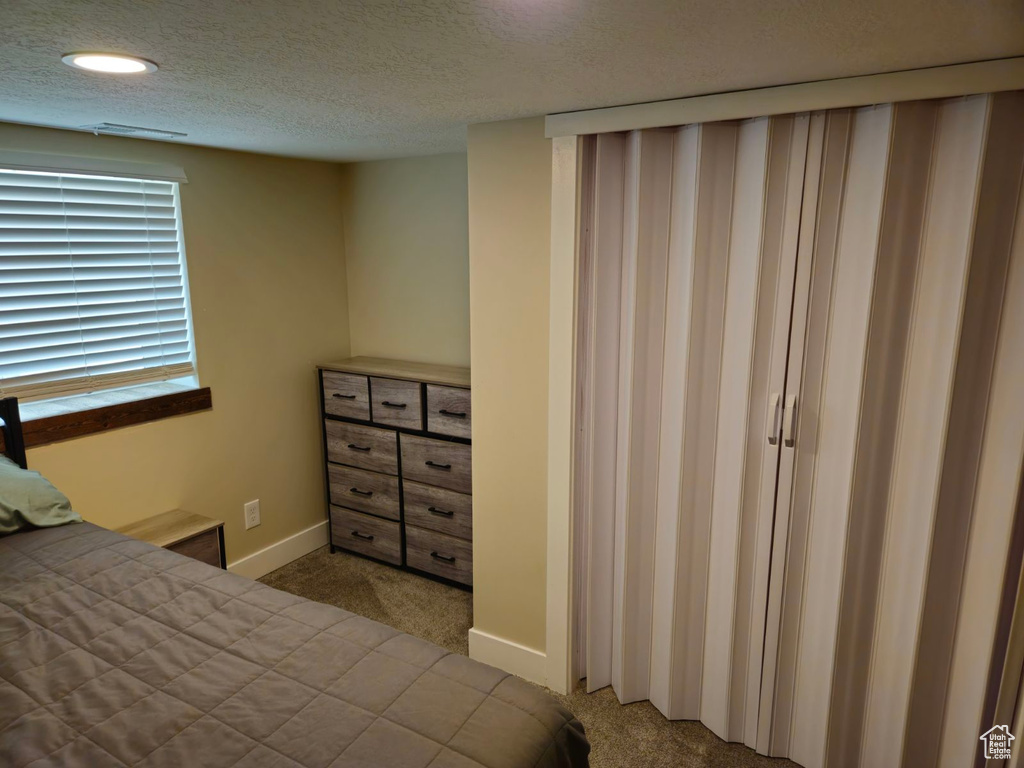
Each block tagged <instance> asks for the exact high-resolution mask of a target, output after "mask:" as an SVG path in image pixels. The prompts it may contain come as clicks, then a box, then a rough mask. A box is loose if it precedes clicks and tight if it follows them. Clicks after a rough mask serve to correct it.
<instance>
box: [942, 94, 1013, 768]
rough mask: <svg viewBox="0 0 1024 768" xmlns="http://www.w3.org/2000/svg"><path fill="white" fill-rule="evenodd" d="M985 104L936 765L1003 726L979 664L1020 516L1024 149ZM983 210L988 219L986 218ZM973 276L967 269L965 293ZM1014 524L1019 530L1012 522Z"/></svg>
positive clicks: (960, 756)
mask: <svg viewBox="0 0 1024 768" xmlns="http://www.w3.org/2000/svg"><path fill="white" fill-rule="evenodd" d="M991 98H992V100H993V104H992V106H991V131H990V135H989V138H988V151H989V152H990V153H991V159H990V160H988V161H987V162H986V171H985V176H986V177H989V176H990V175H991V176H992V177H994V178H993V179H992V182H993V183H992V187H991V189H988V188H987V187H988V178H984V179H983V187H982V194H981V199H980V200H979V209H980V210H979V223H978V229H979V230H980V229H981V228H983V227H987V228H990V229H995V230H997V232H989V233H988V236H987V237H985V238H984V239H981V238H979V237H978V235H976V237H975V248H974V254H973V259H974V260H978V259H980V258H985V257H990V258H992V257H994V259H993V260H994V262H995V263H994V265H993V266H994V267H995V269H994V270H993V272H994V278H995V279H994V280H993V283H994V285H995V287H996V288H997V289H999V288H1003V286H1004V285H1005V289H1004V291H1003V295H1002V300H1001V302H1000V301H999V298H1000V296H999V293H997V292H996V291H991V292H989V293H988V295H986V296H982V297H980V301H983V302H984V301H991V302H994V303H996V304H998V305H1001V307H1002V316H1001V317H999V318H998V333H997V340H996V344H995V350H994V360H993V362H992V376H991V381H990V382H989V383H988V386H987V389H988V391H987V392H983V391H979V392H972V393H970V394H971V395H972V396H975V397H982V398H985V397H986V396H987V401H988V407H987V409H986V417H985V430H984V436H983V439H982V442H981V446H980V455H979V457H978V463H977V465H976V466H977V469H976V477H977V481H976V484H975V486H974V494H973V499H972V504H971V506H972V510H973V515H972V520H971V528H970V536H969V539H968V545H967V549H966V564H965V567H964V571H963V586H962V588H961V599H960V605H959V617H958V621H957V624H956V635H955V643H954V644H953V653H952V658H951V660H950V674H949V688H948V693H947V696H946V699H947V706H946V709H945V713H944V714H945V720H944V723H943V728H942V739H941V744H942V751H941V756H940V762H939V765H940V766H942V768H947V767H954V766H960V765H966V764H968V762H969V761H970V760H971V759H972V757H973V755H974V754H976V752H975V750H976V749H977V748H978V741H977V738H978V734H979V733H981V732H984V731H986V730H988V728H990V727H991V726H993V725H997V724H1005V725H1010V726H1012V725H1013V723H1012V722H1008V721H1001V722H1000V721H996V722H987V721H985V720H983V719H982V716H983V715H984V713H985V697H986V687H987V684H988V682H989V680H991V679H993V678H996V679H998V676H999V673H1000V670H999V668H998V664H999V663H1000V662H1002V661H1003V659H1004V658H1005V657H1004V656H1003V655H1002V654H999V655H998V657H997V658H994V659H993V660H992V664H993V668H991V669H990V670H989V671H988V674H983V670H984V662H985V660H986V659H987V658H988V656H989V654H991V652H992V649H993V648H999V647H1000V646H999V624H1000V619H1001V611H1000V608H1001V606H1000V605H999V602H998V600H997V599H996V596H997V595H998V594H999V593H1000V591H1001V590H1003V589H1004V585H1006V586H1008V587H1009V588H1010V589H1011V590H1012V588H1013V585H1014V584H1015V583H1017V580H1019V574H1018V573H1015V572H1013V571H1009V570H1007V566H1008V564H1010V563H1013V562H1014V560H1013V558H1012V556H1011V553H1010V545H1011V543H1012V534H1013V526H1014V524H1015V522H1014V521H1015V519H1016V518H1017V517H1018V516H1019V515H1021V513H1022V512H1024V506H1022V496H1021V466H1022V465H1024V397H1022V396H1021V393H1022V392H1024V189H1022V174H1024V148H1022V146H1021V140H1020V130H1021V125H1022V123H1024V94H1022V93H1020V92H1015V93H1011V94H999V95H996V96H993V97H991ZM982 206H984V207H983V208H982ZM985 213H988V214H989V215H990V217H996V216H997V217H998V219H996V220H995V221H993V220H992V218H989V217H986V216H985ZM992 235H995V236H992ZM979 240H980V242H979ZM973 272H974V266H973V265H972V286H971V287H972V288H973V278H974V274H973ZM1016 524H1017V525H1020V520H1017V523H1016ZM1019 556H1020V554H1019V552H1018V553H1017V557H1018V558H1019ZM1021 619H1024V617H1021V616H1017V617H1015V620H1014V623H1015V624H1016V625H1017V627H1018V628H1020V627H1021ZM1022 639H1024V638H1022V637H1020V636H1017V637H1014V638H1013V639H1012V642H1013V643H1015V644H1017V645H1018V647H1019V645H1020V643H1021V642H1022ZM1018 735H1019V733H1018ZM1021 744H1022V742H1020V741H1017V742H1015V743H1014V752H1015V754H1016V755H1019V754H1021V752H1022V747H1021Z"/></svg>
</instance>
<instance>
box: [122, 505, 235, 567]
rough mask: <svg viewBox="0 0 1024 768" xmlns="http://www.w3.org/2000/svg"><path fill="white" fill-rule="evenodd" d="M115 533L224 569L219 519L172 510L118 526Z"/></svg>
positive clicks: (222, 540)
mask: <svg viewBox="0 0 1024 768" xmlns="http://www.w3.org/2000/svg"><path fill="white" fill-rule="evenodd" d="M117 532H118V533H123V534H124V535H125V536H131V537H133V538H136V539H141V540H142V541H146V542H149V543H150V544H153V545H155V546H157V547H163V548H164V549H169V550H171V551H172V552H177V553H178V554H180V555H186V556H187V557H191V558H194V559H196V560H199V561H201V562H204V563H207V564H209V565H214V566H217V567H218V568H227V561H226V560H225V559H224V523H223V522H222V521H220V520H213V519H212V518H209V517H203V516H202V515H197V514H195V513H194V512H186V511H185V510H184V509H172V510H171V511H170V512H164V513H162V514H159V515H154V516H153V517H147V518H146V519H145V520H140V521H139V522H137V523H131V524H129V525H126V526H124V527H123V528H118V529H117Z"/></svg>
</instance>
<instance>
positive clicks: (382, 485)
mask: <svg viewBox="0 0 1024 768" xmlns="http://www.w3.org/2000/svg"><path fill="white" fill-rule="evenodd" d="M327 476H328V477H329V478H330V486H331V503H332V504H340V505H342V506H345V507H349V508H351V509H356V510H359V511H360V512H368V513H369V514H371V515H379V516H380V517H388V518H391V519H392V520H398V519H399V514H398V478H397V477H391V476H390V475H381V474H379V473H377V472H367V471H366V470H365V469H353V468H352V467H340V466H338V465H337V464H330V465H328V467H327Z"/></svg>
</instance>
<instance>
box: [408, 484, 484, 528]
mask: <svg viewBox="0 0 1024 768" xmlns="http://www.w3.org/2000/svg"><path fill="white" fill-rule="evenodd" d="M402 491H403V493H404V498H405V502H404V503H405V522H406V523H408V524H410V525H417V526H419V527H420V528H429V529H430V530H432V531H438V532H439V533H447V534H448V535H450V536H455V537H456V538H459V539H467V540H468V539H472V538H473V497H472V496H470V495H469V494H466V493H456V492H455V491H448V490H445V489H444V488H435V487H434V486H432V485H423V484H422V483H414V482H413V481H411V480H403V481H402Z"/></svg>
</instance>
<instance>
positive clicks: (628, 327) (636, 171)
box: [611, 131, 640, 701]
mask: <svg viewBox="0 0 1024 768" xmlns="http://www.w3.org/2000/svg"><path fill="white" fill-rule="evenodd" d="M639 186H640V132H639V131H633V132H631V133H630V134H629V135H628V136H627V138H626V148H625V155H624V158H623V190H622V231H621V234H622V264H621V267H622V268H621V271H620V278H619V292H620V293H619V296H620V299H619V318H618V322H619V355H618V357H619V362H618V387H617V393H616V394H617V397H616V399H617V403H618V405H617V406H616V411H615V414H616V424H615V535H614V539H613V549H614V551H613V565H612V658H611V685H612V688H613V689H614V690H615V693H616V695H618V696H619V700H620V701H622V700H623V699H622V681H623V677H624V676H625V675H628V674H629V672H628V670H626V671H624V670H623V661H624V658H625V653H626V649H625V648H624V647H623V645H624V643H625V641H626V635H627V634H628V632H627V629H626V628H625V627H624V621H625V600H626V552H627V547H626V531H627V526H626V520H627V510H628V506H629V436H630V434H631V433H632V418H633V407H632V400H633V325H634V312H635V309H636V270H637V232H636V227H637V216H638V210H637V209H638V205H639V197H640V195H639Z"/></svg>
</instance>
